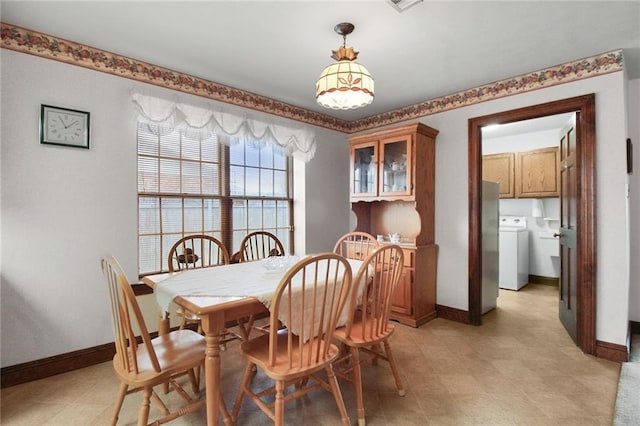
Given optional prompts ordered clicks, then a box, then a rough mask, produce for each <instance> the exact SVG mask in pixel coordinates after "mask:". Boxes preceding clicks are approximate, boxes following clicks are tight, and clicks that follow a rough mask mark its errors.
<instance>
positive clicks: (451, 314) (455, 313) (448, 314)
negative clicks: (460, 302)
mask: <svg viewBox="0 0 640 426" xmlns="http://www.w3.org/2000/svg"><path fill="white" fill-rule="evenodd" d="M436 313H437V314H438V318H444V319H447V320H450V321H456V322H461V323H463V324H470V323H471V321H470V320H469V311H463V310H462V309H457V308H452V307H450V306H444V305H436Z"/></svg>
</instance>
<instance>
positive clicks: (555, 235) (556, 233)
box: [553, 232, 562, 238]
mask: <svg viewBox="0 0 640 426" xmlns="http://www.w3.org/2000/svg"><path fill="white" fill-rule="evenodd" d="M553 237H554V238H556V237H562V234H561V233H560V232H554V233H553Z"/></svg>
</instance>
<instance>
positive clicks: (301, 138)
mask: <svg viewBox="0 0 640 426" xmlns="http://www.w3.org/2000/svg"><path fill="white" fill-rule="evenodd" d="M131 97H132V101H133V104H134V105H135V107H136V109H137V110H138V113H139V118H138V119H139V120H140V121H142V122H147V123H154V124H159V125H161V126H163V127H167V128H184V129H187V130H193V131H199V132H205V133H206V134H208V135H211V134H214V135H216V136H217V137H218V140H219V141H220V142H222V143H226V144H231V143H234V141H251V142H258V143H273V144H277V145H279V146H280V147H282V148H283V149H285V150H286V152H287V154H288V155H292V156H293V157H295V158H297V159H299V160H302V161H305V162H307V161H309V160H311V159H312V158H313V156H314V154H315V151H316V141H315V135H314V133H313V132H312V131H311V130H309V129H304V128H299V129H296V128H293V127H288V126H285V125H281V124H276V123H267V122H265V121H263V120H259V119H255V118H251V117H247V116H241V115H237V114H233V113H228V112H222V111H219V110H216V108H215V106H214V105H203V106H198V105H193V104H189V103H184V102H180V101H178V100H169V99H163V98H160V97H157V96H150V95H148V94H143V93H140V92H137V91H134V92H133V93H132V94H131Z"/></svg>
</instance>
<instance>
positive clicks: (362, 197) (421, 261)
mask: <svg viewBox="0 0 640 426" xmlns="http://www.w3.org/2000/svg"><path fill="white" fill-rule="evenodd" d="M437 134H438V131H437V130H435V129H433V128H431V127H429V126H426V125H424V124H421V123H414V124H409V125H404V126H400V127H394V128H390V129H385V130H381V131H378V132H373V133H367V134H362V135H357V136H353V137H351V138H349V142H350V145H351V166H350V167H351V179H350V190H351V209H352V211H353V213H354V214H355V217H356V226H355V229H354V230H355V231H363V232H368V233H370V234H372V235H383V236H385V237H386V236H387V235H388V234H391V233H399V234H400V236H401V240H400V244H399V245H400V246H401V247H402V249H403V253H404V272H403V276H402V278H401V280H400V282H399V284H398V287H397V289H396V292H395V294H394V299H393V303H392V310H391V317H392V319H394V320H397V321H399V322H401V323H403V324H407V325H411V326H413V327H418V326H420V325H422V324H424V323H426V322H427V321H430V320H431V319H433V318H435V317H436V276H437V270H436V268H437V255H438V246H437V245H436V244H435V241H434V240H435V223H434V222H435V215H434V211H435V206H434V202H435V198H434V195H435V142H436V136H437Z"/></svg>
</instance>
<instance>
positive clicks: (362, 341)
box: [333, 321, 395, 347]
mask: <svg viewBox="0 0 640 426" xmlns="http://www.w3.org/2000/svg"><path fill="white" fill-rule="evenodd" d="M369 329H370V327H369V325H368V324H367V325H365V327H364V330H363V328H362V321H355V322H354V323H353V326H352V328H351V335H350V336H349V338H347V334H346V332H347V328H346V327H340V328H338V329H336V331H335V332H334V333H333V337H334V338H336V339H337V340H339V341H340V342H342V343H347V342H348V343H349V346H354V347H361V346H371V344H372V343H375V342H380V341H382V340H385V339H387V338H388V337H389V336H391V335H392V334H393V331H394V330H395V326H394V325H393V324H392V323H390V322H388V323H387V326H386V329H385V331H384V333H380V334H378V335H377V336H376V337H375V338H372V337H371V335H370V334H369V335H368V336H367V335H366V334H368V333H367V331H368V330H369ZM363 331H364V333H365V334H363Z"/></svg>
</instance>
